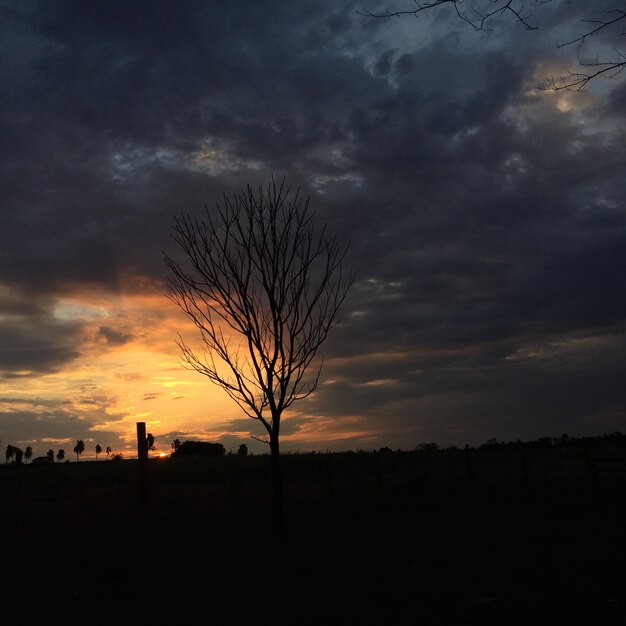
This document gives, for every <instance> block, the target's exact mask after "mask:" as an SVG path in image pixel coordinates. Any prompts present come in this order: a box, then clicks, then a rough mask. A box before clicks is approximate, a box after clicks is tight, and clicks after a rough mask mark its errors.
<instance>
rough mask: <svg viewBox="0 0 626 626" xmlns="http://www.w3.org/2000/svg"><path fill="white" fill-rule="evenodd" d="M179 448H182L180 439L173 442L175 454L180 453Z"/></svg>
mask: <svg viewBox="0 0 626 626" xmlns="http://www.w3.org/2000/svg"><path fill="white" fill-rule="evenodd" d="M179 448H180V439H174V441H172V450H174V452H178V449H179Z"/></svg>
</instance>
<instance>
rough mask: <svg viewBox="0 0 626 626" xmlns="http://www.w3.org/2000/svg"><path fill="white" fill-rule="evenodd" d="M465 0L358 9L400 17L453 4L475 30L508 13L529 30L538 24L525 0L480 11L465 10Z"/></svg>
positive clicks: (505, 0)
mask: <svg viewBox="0 0 626 626" xmlns="http://www.w3.org/2000/svg"><path fill="white" fill-rule="evenodd" d="M550 1H551V0H534V2H533V3H532V4H533V5H540V4H546V3H548V2H550ZM463 4H464V2H463V0H432V2H419V1H418V0H413V5H414V6H413V8H411V9H404V10H399V11H385V12H383V13H374V12H372V11H370V10H369V9H366V8H362V9H361V10H360V11H357V13H358V14H359V15H362V16H364V17H376V18H389V17H399V16H403V15H413V16H415V17H417V16H418V14H419V13H421V12H422V11H427V10H429V9H436V8H439V7H443V6H452V7H453V8H454V11H455V13H456V14H457V16H458V17H459V19H461V20H462V21H464V22H466V23H467V24H469V25H470V26H472V28H474V29H475V30H489V29H488V28H487V23H488V22H489V21H490V20H491V19H492V18H493V17H496V16H497V17H501V16H503V15H506V14H510V15H513V16H514V18H515V20H516V21H517V22H519V23H520V24H522V25H523V26H524V28H526V29H527V30H536V29H537V26H536V25H534V24H532V23H531V22H530V21H529V19H530V14H526V13H525V9H526V2H524V1H523V0H493V2H492V4H494V5H495V6H494V8H493V9H491V10H489V11H478V10H476V9H475V8H474V7H472V6H471V4H470V11H466V10H463V8H462V5H463Z"/></svg>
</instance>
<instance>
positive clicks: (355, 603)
mask: <svg viewBox="0 0 626 626" xmlns="http://www.w3.org/2000/svg"><path fill="white" fill-rule="evenodd" d="M624 452H625V451H624V449H623V448H622V449H619V448H616V449H611V448H608V447H604V448H602V449H598V450H593V451H592V452H591V453H592V456H593V458H600V459H601V458H616V457H622V458H623V457H624V456H625V454H624ZM589 458H590V457H589V452H587V454H586V453H585V451H584V450H583V449H582V448H574V447H573V448H554V447H552V448H547V449H527V450H525V451H524V452H523V453H522V452H521V451H520V450H519V449H509V448H497V449H493V450H492V449H481V450H472V451H470V452H467V451H465V450H445V451H422V452H393V453H372V452H370V453H342V454H301V455H287V456H285V457H284V472H285V495H286V524H287V537H286V538H285V539H284V541H282V542H278V541H277V540H276V539H275V538H274V537H273V534H272V532H271V528H272V526H271V479H270V467H269V465H270V464H269V458H268V457H265V456H250V457H241V458H240V457H236V456H226V457H222V458H214V459H201V458H182V459H167V460H153V461H150V462H149V463H148V466H147V468H146V475H145V477H144V478H145V480H144V483H143V485H144V487H143V488H141V485H142V483H141V481H140V475H139V469H140V468H139V466H138V464H137V463H136V462H133V461H122V462H113V461H103V462H98V463H94V462H89V463H88V462H81V463H68V464H55V465H53V466H36V467H30V466H23V467H13V466H2V467H1V468H0V493H1V495H2V502H3V504H4V513H3V515H2V518H1V519H2V521H1V526H0V531H1V538H2V543H1V545H2V562H3V584H2V587H1V588H0V615H2V616H3V617H4V618H5V619H6V620H7V621H5V619H3V620H2V622H3V623H7V624H9V623H18V622H19V623H21V624H27V623H35V622H41V621H46V622H48V623H51V624H52V623H54V624H56V623H59V624H61V623H85V624H100V623H102V624H105V623H106V624H111V623H121V624H144V623H145V624H148V623H161V622H166V621H172V622H178V623H181V624H197V623H207V624H208V623H214V624H221V623H231V624H233V623H247V624H250V623H284V624H302V625H305V624H352V623H379V624H420V625H428V624H432V625H434V624H440V625H444V624H450V625H452V624H544V623H545V624H548V623H550V624H567V623H570V622H573V621H574V619H575V618H579V619H581V618H582V619H583V620H584V621H586V622H587V623H592V624H623V623H625V622H626V609H625V607H626V576H625V575H624V571H625V567H624V564H625V563H626V559H625V557H626V533H625V528H626V489H624V485H623V484H616V485H610V484H608V482H607V483H606V484H605V483H604V481H603V479H602V477H601V480H600V481H599V482H598V481H596V480H595V479H594V476H593V475H592V473H591V472H590V471H589V470H590V465H589Z"/></svg>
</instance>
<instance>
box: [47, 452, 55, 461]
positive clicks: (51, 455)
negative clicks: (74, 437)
mask: <svg viewBox="0 0 626 626" xmlns="http://www.w3.org/2000/svg"><path fill="white" fill-rule="evenodd" d="M46 458H47V459H48V463H54V450H48V452H47V453H46Z"/></svg>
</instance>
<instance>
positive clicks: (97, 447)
mask: <svg viewBox="0 0 626 626" xmlns="http://www.w3.org/2000/svg"><path fill="white" fill-rule="evenodd" d="M101 453H102V446H101V445H100V444H97V445H96V461H97V460H98V455H99V454H101Z"/></svg>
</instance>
